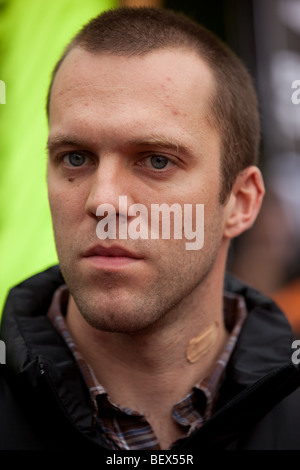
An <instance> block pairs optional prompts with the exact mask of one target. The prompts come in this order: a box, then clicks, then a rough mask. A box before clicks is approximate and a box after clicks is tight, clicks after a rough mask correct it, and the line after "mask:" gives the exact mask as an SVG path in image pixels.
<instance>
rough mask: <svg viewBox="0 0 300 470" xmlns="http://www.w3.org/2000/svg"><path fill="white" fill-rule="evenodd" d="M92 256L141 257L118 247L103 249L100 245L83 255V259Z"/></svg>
mask: <svg viewBox="0 0 300 470" xmlns="http://www.w3.org/2000/svg"><path fill="white" fill-rule="evenodd" d="M92 256H103V257H118V258H122V257H123V258H135V259H141V256H138V255H136V254H134V253H132V252H130V251H128V250H125V249H124V248H121V247H118V246H114V247H109V248H105V247H103V246H101V245H97V246H94V247H92V248H90V249H89V250H87V251H86V252H85V253H84V257H85V258H89V257H92Z"/></svg>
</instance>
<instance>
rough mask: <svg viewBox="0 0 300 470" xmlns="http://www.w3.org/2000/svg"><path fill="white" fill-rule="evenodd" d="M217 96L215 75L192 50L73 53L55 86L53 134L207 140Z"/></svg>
mask: <svg viewBox="0 0 300 470" xmlns="http://www.w3.org/2000/svg"><path fill="white" fill-rule="evenodd" d="M214 93H215V80H214V77H213V74H212V72H211V70H210V69H209V67H208V66H207V65H206V63H205V62H204V61H203V60H202V59H201V58H200V57H199V56H198V55H196V53H194V52H193V51H187V50H180V49H168V50H156V51H153V52H151V53H148V54H145V55H143V56H132V57H124V56H118V55H108V54H91V53H89V52H86V51H84V50H82V49H80V48H74V49H73V50H71V52H70V53H69V54H68V55H67V57H66V58H65V60H64V62H63V63H62V65H61V67H60V69H59V70H58V72H57V75H56V77H55V79H54V82H53V88H52V94H51V100H50V113H49V124H50V135H51V134H56V133H60V132H61V131H62V129H63V130H64V131H65V132H66V133H73V134H74V133H78V132H79V133H81V134H82V132H85V131H88V132H89V136H90V137H91V138H92V139H93V140H96V139H98V140H99V138H100V137H101V138H102V139H104V137H105V136H106V135H108V134H109V136H110V138H111V137H112V136H113V138H118V140H121V138H122V135H123V137H124V139H126V138H127V135H128V137H129V135H130V134H132V135H131V137H132V138H133V139H134V138H135V137H137V136H138V134H139V135H140V134H141V133H142V132H143V131H144V132H145V133H148V134H152V135H153V134H160V135H161V131H162V130H163V132H164V133H165V134H166V135H167V134H168V135H169V137H170V138H173V137H174V135H175V133H176V135H177V137H178V139H179V140H180V138H181V137H183V136H184V139H185V140H186V141H187V140H189V139H190V140H193V139H194V140H195V136H196V138H197V139H198V140H199V139H201V134H203V139H204V138H207V139H208V138H210V137H211V136H209V135H208V128H209V133H211V132H214V133H215V129H212V128H211V125H210V122H211V121H210V119H209V118H208V117H209V115H210V113H211V105H210V103H211V102H212V97H213V96H214ZM122 132H123V134H122ZM178 139H177V140H178ZM203 139H202V141H203ZM103 141H104V140H103Z"/></svg>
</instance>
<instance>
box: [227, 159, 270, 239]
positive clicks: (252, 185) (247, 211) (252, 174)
mask: <svg viewBox="0 0 300 470" xmlns="http://www.w3.org/2000/svg"><path fill="white" fill-rule="evenodd" d="M264 193H265V188H264V182H263V178H262V175H261V172H260V170H259V169H258V168H257V167H256V166H250V167H248V168H246V169H245V170H243V171H242V172H241V173H239V175H238V176H237V178H236V181H235V183H234V185H233V188H232V192H231V195H230V197H229V200H228V202H227V204H226V212H227V214H226V220H225V225H224V237H225V238H230V239H231V238H234V237H237V236H238V235H240V234H241V233H243V232H245V231H246V230H248V229H249V228H250V227H251V226H252V225H253V223H254V222H255V219H256V217H257V215H258V213H259V210H260V207H261V204H262V200H263V196H264Z"/></svg>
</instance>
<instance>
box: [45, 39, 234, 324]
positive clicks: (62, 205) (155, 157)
mask: <svg viewBox="0 0 300 470" xmlns="http://www.w3.org/2000/svg"><path fill="white" fill-rule="evenodd" d="M213 93H214V80H213V77H212V74H211V72H210V70H209V69H208V67H207V66H206V65H205V64H204V63H203V62H202V61H201V60H200V59H199V57H197V56H196V55H194V54H193V53H192V52H186V51H181V50H175V49H174V50H159V51H155V52H153V53H151V54H146V55H145V56H142V57H131V58H127V57H120V56H114V55H111V56H109V55H91V54H89V53H88V52H85V51H83V50H81V49H79V48H76V49H73V50H72V51H71V52H70V53H69V55H68V56H67V57H66V59H65V61H64V62H63V64H62V66H61V68H60V69H59V71H58V73H57V76H56V78H55V81H54V85H53V89H52V95H51V104H50V121H49V125H50V134H49V164H48V190H49V201H50V207H51V212H52V219H53V226H54V233H55V240H56V246H57V252H58V257H59V262H60V266H61V270H62V273H63V275H64V278H65V280H66V282H67V285H68V287H69V289H70V293H71V295H72V297H73V298H74V299H75V302H76V304H77V306H78V308H79V310H80V311H81V313H82V315H83V316H84V318H85V319H86V320H87V321H88V322H89V323H90V324H92V325H93V326H95V327H96V328H98V329H103V330H108V331H120V332H134V331H139V330H141V329H144V328H147V327H150V326H151V325H154V324H157V323H158V322H160V324H164V322H166V323H168V322H172V321H174V320H175V317H174V315H175V312H180V310H182V308H180V307H183V305H184V309H185V310H186V311H188V308H189V305H190V303H191V302H192V299H194V300H195V298H196V299H198V300H199V301H201V295H202V294H203V288H204V286H205V283H206V282H208V281H207V280H208V279H210V278H213V276H216V274H213V273H215V272H216V270H218V271H220V269H222V268H223V267H222V266H221V265H222V263H220V262H219V261H218V260H219V257H220V252H221V251H222V250H224V248H223V246H224V239H223V228H224V220H225V208H224V207H223V206H221V205H220V203H219V191H220V188H221V175H220V138H219V135H218V133H217V132H216V130H214V129H213V128H212V127H211V126H210V125H209V120H208V115H209V113H210V108H209V102H210V98H211V97H212V95H213ZM119 196H126V197H127V205H128V207H129V206H130V205H132V204H143V206H144V207H145V208H147V209H148V213H149V215H150V214H151V207H152V206H151V205H152V204H163V203H165V204H167V205H169V206H170V205H172V204H180V205H181V207H182V208H183V207H184V204H192V205H193V207H195V205H196V204H204V208H205V209H204V211H205V218H204V228H205V235H204V246H203V248H202V249H200V250H187V249H186V242H187V240H186V239H184V237H183V238H182V239H174V238H173V239H170V240H169V239H162V238H159V239H151V237H150V236H149V237H148V239H137V240H134V239H131V238H130V237H128V238H127V239H116V240H113V239H106V240H100V239H99V238H98V237H97V234H96V228H97V224H98V222H99V221H100V220H101V217H99V216H97V215H96V213H97V207H98V206H99V205H101V204H111V205H112V206H113V207H115V209H116V213H117V214H118V212H119ZM123 215H124V213H123ZM131 219H134V218H133V217H131V218H130V217H129V218H128V221H129V222H130V220H131ZM119 221H120V220H119V216H117V221H116V222H117V227H118V223H119ZM182 223H184V219H183V218H182ZM150 225H151V224H150ZM194 228H195V225H194ZM149 231H150V226H149ZM117 233H118V232H117ZM183 233H184V231H183ZM117 238H118V236H117ZM123 250H126V251H123ZM221 275H223V273H221ZM217 276H219V278H220V272H219V273H218V274H217ZM221 277H222V276H221ZM195 296H196V297H195ZM194 300H193V301H194Z"/></svg>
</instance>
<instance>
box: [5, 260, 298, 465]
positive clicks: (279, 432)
mask: <svg viewBox="0 0 300 470" xmlns="http://www.w3.org/2000/svg"><path fill="white" fill-rule="evenodd" d="M62 282H63V280H62V277H61V274H60V271H59V268H58V267H57V266H56V267H53V268H50V269H48V270H47V271H45V272H43V273H41V274H38V275H36V276H34V277H32V278H30V279H28V280H27V281H25V282H23V283H21V284H20V285H18V286H17V287H15V288H14V289H12V290H11V292H10V294H9V296H8V300H7V302H6V306H5V309H4V312H3V317H2V323H1V335H0V338H1V340H3V341H4V342H5V344H6V364H5V365H0V423H1V424H0V449H5V450H9V449H13V450H16V449H26V450H27V449H37V450H39V449H40V450H43V449H45V450H46V449H65V450H68V449H69V450H70V449H73V450H74V449H77V450H90V451H91V450H95V451H98V453H99V452H100V453H102V454H103V456H106V455H108V456H110V455H112V453H111V452H109V451H108V450H107V449H105V445H104V443H103V442H102V439H101V435H100V434H99V432H98V430H97V428H95V427H94V426H93V424H92V408H91V404H90V397H89V393H88V390H87V388H86V386H85V384H84V382H83V380H82V377H81V375H80V372H79V370H78V368H77V366H76V364H75V362H74V359H73V356H72V354H71V353H70V351H69V350H68V348H67V347H66V345H65V343H64V341H63V340H62V338H61V337H60V336H59V335H58V334H57V333H56V331H55V329H54V328H53V326H52V325H51V323H50V321H49V320H48V318H47V316H46V312H47V309H48V306H49V304H50V302H51V299H52V294H53V292H54V290H55V289H56V288H57V287H58V286H59V285H60V284H61V283H62ZM225 287H226V289H227V290H229V291H232V292H237V293H239V294H242V295H243V296H244V298H245V299H246V303H247V308H248V311H249V315H248V316H247V319H246V321H245V324H244V326H243V329H242V332H241V335H240V337H239V340H238V343H237V346H236V348H235V350H234V352H233V355H232V358H231V360H230V363H229V365H228V368H227V376H226V380H225V382H224V384H223V386H222V389H221V394H220V399H219V401H218V410H217V411H216V413H215V414H214V415H213V417H212V418H211V419H210V420H208V421H207V422H206V423H205V424H204V425H203V426H202V427H201V428H200V429H199V431H197V432H196V434H194V435H193V436H192V437H190V438H189V439H188V440H187V441H185V442H184V443H182V444H180V445H178V446H177V447H175V448H174V449H172V453H173V454H192V455H193V456H194V462H195V461H197V458H198V457H199V455H200V452H201V451H203V450H210V449H216V450H222V449H234V450H239V449H242V450H247V449H263V450H277V449H278V450H281V449H296V450H299V449H300V389H298V387H299V384H300V378H299V377H300V376H299V372H298V369H297V367H296V366H294V365H293V363H292V362H291V356H292V353H293V350H292V349H291V345H292V342H293V335H292V333H291V329H290V327H289V324H288V322H287V320H286V318H285V316H284V315H283V314H282V313H281V312H280V310H279V309H278V308H277V307H276V305H274V304H273V303H272V301H271V300H270V299H268V298H266V297H264V296H263V295H261V294H260V293H258V292H257V291H255V290H253V289H251V288H249V287H247V286H244V285H243V284H241V283H240V282H238V281H237V280H235V279H233V278H232V277H229V276H227V277H226V281H225ZM165 453H166V452H165ZM125 454H126V453H125ZM118 455H119V454H118ZM126 455H128V454H126ZM105 458H106V457H105Z"/></svg>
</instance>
